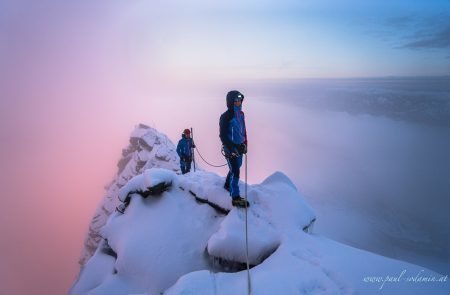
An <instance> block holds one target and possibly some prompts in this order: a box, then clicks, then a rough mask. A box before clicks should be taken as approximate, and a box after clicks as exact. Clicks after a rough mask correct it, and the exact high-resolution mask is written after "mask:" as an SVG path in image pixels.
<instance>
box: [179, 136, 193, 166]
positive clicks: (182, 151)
mask: <svg viewBox="0 0 450 295" xmlns="http://www.w3.org/2000/svg"><path fill="white" fill-rule="evenodd" d="M193 148H195V145H194V142H193V141H192V138H191V131H190V130H189V129H184V132H183V134H181V139H180V141H179V142H178V145H177V154H178V156H179V157H180V168H181V173H183V174H186V173H188V172H189V171H191V163H192V153H193V150H192V149H193Z"/></svg>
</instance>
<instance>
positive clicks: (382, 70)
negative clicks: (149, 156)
mask: <svg viewBox="0 0 450 295" xmlns="http://www.w3.org/2000/svg"><path fill="white" fill-rule="evenodd" d="M204 2H205V1H194V2H189V5H188V4H183V3H181V2H180V3H172V4H162V3H160V4H158V5H156V6H155V5H153V4H149V3H141V4H137V6H136V9H135V10H134V12H133V20H131V21H130V22H129V23H128V25H132V26H133V29H131V31H133V32H135V33H136V32H140V33H139V34H137V36H138V38H139V39H134V40H133V42H130V43H132V44H133V45H132V46H131V48H130V50H131V52H132V59H133V60H134V61H135V62H136V63H137V64H138V65H143V66H144V67H146V68H158V71H159V70H161V69H160V67H162V68H163V69H162V71H163V72H164V71H165V70H166V71H168V72H170V73H174V72H177V74H178V75H179V76H181V77H184V78H186V77H192V76H196V75H201V73H205V72H207V73H208V76H209V77H211V75H212V77H214V78H215V79H217V78H229V77H238V78H298V77H302V78H303V77H367V76H429V75H448V74H450V1H440V0H438V1H227V2H226V4H223V3H222V2H220V3H219V4H217V3H214V5H213V4H206V3H204ZM152 50H153V55H151V54H148V52H151V51H152ZM155 57H156V60H157V63H156V64H155Z"/></svg>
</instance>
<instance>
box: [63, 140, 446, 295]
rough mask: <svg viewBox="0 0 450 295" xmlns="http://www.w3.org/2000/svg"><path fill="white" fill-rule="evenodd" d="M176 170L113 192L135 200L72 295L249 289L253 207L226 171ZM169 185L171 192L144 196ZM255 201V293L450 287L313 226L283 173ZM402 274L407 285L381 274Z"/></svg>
mask: <svg viewBox="0 0 450 295" xmlns="http://www.w3.org/2000/svg"><path fill="white" fill-rule="evenodd" d="M141 135H142V134H141ZM139 138H141V137H139ZM147 161H151V159H149V158H148V159H147ZM135 164H137V162H135ZM135 164H134V165H135ZM175 164H177V163H176V162H175ZM144 166H145V165H143V166H142V167H144ZM130 167H132V166H130ZM173 170H175V169H164V168H151V169H144V168H143V169H142V170H140V171H141V172H142V173H137V174H136V175H135V176H134V177H132V178H130V179H129V180H128V181H127V182H126V183H123V185H121V188H120V189H116V190H115V191H114V193H115V198H116V199H117V200H118V198H117V197H118V196H120V198H121V199H122V200H125V199H126V198H127V197H129V205H128V206H127V207H126V209H125V211H124V214H120V213H119V212H114V209H111V212H113V213H110V214H109V217H108V220H107V222H106V223H105V224H104V226H102V227H101V228H99V230H100V231H99V233H100V235H99V237H100V241H99V246H98V247H97V248H96V251H95V254H94V255H93V256H92V257H91V258H90V259H89V260H87V262H86V264H85V265H84V267H83V268H82V271H81V272H80V276H79V278H78V280H77V282H76V283H75V284H74V286H73V288H72V290H71V292H70V293H71V294H72V295H77V294H108V295H109V294H200V295H202V294H205V295H206V294H246V292H247V274H246V270H243V269H244V268H242V267H241V266H242V264H243V263H244V262H245V261H246V258H247V257H246V255H245V254H246V252H245V209H242V208H234V207H232V206H231V201H230V198H229V196H228V193H227V192H226V191H225V190H224V189H223V183H224V177H221V176H219V175H217V174H215V173H211V172H207V171H197V172H195V173H194V172H191V173H188V174H186V175H178V174H176V173H175V172H174V171H173ZM124 171H126V167H125V168H124V170H123V171H122V172H121V173H123V172H124ZM161 183H164V184H168V186H167V187H166V188H165V189H164V191H163V192H160V193H158V194H156V195H155V194H146V193H145V192H146V191H148V190H150V189H152V188H154V187H156V186H158V185H159V184H161ZM169 184H170V185H169ZM240 185H241V186H242V191H244V187H243V186H244V183H242V182H241V183H240ZM199 199H200V200H201V201H202V202H199ZM117 200H115V201H114V203H112V202H111V201H110V202H109V204H110V205H113V204H114V205H117V204H118V203H120V202H119V201H117ZM248 200H249V202H250V207H249V208H248V228H249V232H248V234H249V235H248V241H249V257H248V259H249V262H250V265H252V268H251V270H250V274H251V287H252V294H380V292H382V293H383V294H448V289H449V287H448V283H446V282H433V283H417V279H416V282H412V281H407V280H406V279H408V278H410V277H415V276H416V275H417V274H419V273H420V274H421V276H429V277H435V278H437V279H441V280H442V276H440V275H439V274H437V273H434V272H432V271H429V270H426V269H423V268H422V267H419V266H415V265H412V264H409V263H405V262H401V261H397V260H393V259H389V258H385V257H382V256H378V255H375V254H372V253H369V252H366V251H362V250H358V249H355V248H352V247H349V246H346V245H343V244H340V243H337V242H335V241H332V240H329V239H327V238H325V237H322V236H318V235H315V234H314V233H311V232H310V231H308V230H306V231H305V228H306V229H309V228H310V225H311V223H312V221H313V220H314V219H315V214H314V211H313V209H312V208H311V207H310V206H309V205H308V204H307V203H306V201H305V199H304V198H303V196H302V195H301V193H300V192H299V191H298V190H297V188H296V187H295V185H294V184H293V183H292V181H291V180H290V179H289V178H288V177H287V176H286V175H285V174H283V173H281V172H275V173H274V174H272V175H270V176H269V177H267V178H266V179H265V180H264V181H263V182H262V183H260V184H252V185H248ZM211 204H214V205H215V206H217V207H220V208H222V209H224V210H217V209H216V208H215V207H214V206H211ZM105 216H106V215H105ZM318 222H320V220H319V221H318ZM403 271H405V273H404V274H403V278H404V280H399V282H392V281H391V282H384V283H383V282H380V281H379V280H378V281H377V278H376V277H380V276H382V277H383V278H385V277H386V276H387V275H391V276H398V275H399V274H401V273H402V272H403ZM380 288H381V289H380Z"/></svg>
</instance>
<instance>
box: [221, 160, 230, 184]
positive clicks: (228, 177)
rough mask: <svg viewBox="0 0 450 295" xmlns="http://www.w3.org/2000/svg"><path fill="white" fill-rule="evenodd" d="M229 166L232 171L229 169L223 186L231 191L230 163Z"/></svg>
mask: <svg viewBox="0 0 450 295" xmlns="http://www.w3.org/2000/svg"><path fill="white" fill-rule="evenodd" d="M227 162H228V159H227ZM228 168H229V169H230V171H228V174H227V178H226V179H225V184H224V185H223V188H224V189H226V190H227V191H230V178H231V168H230V165H229V164H228Z"/></svg>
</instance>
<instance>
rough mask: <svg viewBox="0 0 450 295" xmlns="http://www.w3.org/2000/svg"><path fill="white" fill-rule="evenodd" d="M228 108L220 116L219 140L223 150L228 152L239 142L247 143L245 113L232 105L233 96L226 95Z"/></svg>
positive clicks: (234, 148)
mask: <svg viewBox="0 0 450 295" xmlns="http://www.w3.org/2000/svg"><path fill="white" fill-rule="evenodd" d="M227 107H228V110H227V111H226V112H224V113H223V114H222V115H221V116H220V122H219V125H220V134H219V137H220V140H221V141H222V144H223V146H224V150H225V152H227V153H230V152H232V151H234V150H236V148H237V146H238V145H239V144H241V143H245V144H247V131H246V128H245V115H244V112H243V111H242V110H241V108H237V107H235V106H234V98H233V97H227Z"/></svg>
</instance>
